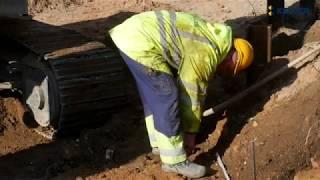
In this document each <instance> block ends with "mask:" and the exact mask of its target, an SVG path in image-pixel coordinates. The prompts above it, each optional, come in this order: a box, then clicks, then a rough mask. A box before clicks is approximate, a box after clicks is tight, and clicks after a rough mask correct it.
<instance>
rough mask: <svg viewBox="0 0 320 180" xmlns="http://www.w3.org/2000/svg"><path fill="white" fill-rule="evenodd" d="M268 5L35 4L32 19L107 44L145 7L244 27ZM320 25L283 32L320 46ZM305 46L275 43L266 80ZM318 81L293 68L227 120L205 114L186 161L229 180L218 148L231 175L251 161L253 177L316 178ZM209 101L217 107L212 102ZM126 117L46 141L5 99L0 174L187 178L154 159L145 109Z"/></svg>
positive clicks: (0, 112) (242, 173)
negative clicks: (120, 25)
mask: <svg viewBox="0 0 320 180" xmlns="http://www.w3.org/2000/svg"><path fill="white" fill-rule="evenodd" d="M290 3H291V1H290ZM264 6H265V1H263V0H259V1H255V3H253V4H251V5H250V4H248V1H244V0H239V1H231V0H226V1H223V0H217V1H208V0H207V1H205V0H194V1H186V0H183V1H181V0H175V1H167V0H158V1H151V0H135V1H129V0H120V1H119V0H117V1H115V0H88V1H86V0H52V1H36V0H34V1H30V9H31V12H32V13H33V14H34V19H36V20H39V21H42V22H46V23H48V24H52V25H58V26H62V27H64V28H69V29H73V30H76V31H79V32H81V33H83V34H84V35H86V36H88V37H91V38H94V39H97V40H104V38H105V34H106V32H107V30H108V29H110V28H112V27H113V26H115V25H116V24H118V23H121V22H122V21H123V20H124V19H126V18H128V17H130V16H131V15H132V14H134V13H138V12H142V11H146V10H153V9H172V10H181V11H188V12H192V13H196V14H199V15H201V16H203V17H204V18H206V19H208V20H211V21H213V20H215V21H225V20H228V21H227V22H231V24H233V25H234V26H235V27H242V26H245V25H246V23H245V22H247V21H249V20H250V19H252V18H254V17H252V15H253V14H257V15H261V14H262V13H264ZM238 7H246V9H249V10H247V11H243V9H239V8H238ZM249 7H251V8H249ZM252 7H253V8H252ZM252 9H254V12H253V10H252ZM213 10H215V12H213ZM244 16H245V17H244ZM247 16H250V17H247ZM317 27H319V22H317V23H315V25H314V26H312V27H311V28H310V30H309V31H307V32H306V35H305V36H304V35H302V36H295V35H294V34H293V35H292V33H289V32H292V31H291V30H288V29H281V32H283V33H284V34H285V37H289V38H288V39H290V40H292V41H290V42H295V41H297V42H298V41H299V42H301V41H302V42H303V41H305V42H311V41H319V34H320V32H319V31H320V28H317ZM279 34H280V33H279ZM294 38H302V39H294ZM275 39H276V38H275ZM283 41H284V42H286V40H283ZM278 42H279V41H278ZM279 43H283V42H279ZM302 45H303V44H301V46H302ZM301 46H300V47H299V46H295V48H286V44H285V43H284V45H283V46H279V48H280V49H277V50H279V52H280V53H279V54H276V55H275V56H274V61H273V63H272V64H270V65H268V67H267V68H266V70H265V73H264V75H266V74H269V73H270V72H272V71H274V70H276V69H278V68H279V67H281V66H283V65H284V64H285V63H288V61H291V60H292V59H295V58H297V57H299V56H301V55H302V54H304V53H306V52H307V51H309V50H310V48H309V47H307V46H303V47H301ZM319 79H320V73H319V71H318V70H317V69H316V68H315V67H314V66H313V65H312V64H309V65H306V66H304V67H303V68H302V69H300V70H298V69H292V70H290V71H289V72H288V73H286V74H285V75H283V76H281V77H279V78H277V79H275V80H274V81H272V82H271V83H269V84H267V85H265V86H264V87H263V88H260V89H259V90H257V91H256V92H255V93H253V94H252V95H250V97H248V98H246V99H244V100H243V101H241V102H240V103H238V104H237V105H235V106H234V107H232V108H230V109H229V110H228V111H227V113H226V115H225V116H218V115H216V116H214V117H207V118H205V119H204V120H203V125H202V128H201V133H199V136H198V146H197V147H198V150H197V151H196V153H195V154H193V155H192V156H191V157H190V159H191V160H194V161H196V162H199V163H201V164H204V165H206V167H207V168H208V170H209V174H208V175H207V177H205V178H203V179H224V177H223V174H222V172H221V170H220V169H219V167H218V166H217V164H216V156H215V153H216V152H218V153H219V154H220V155H221V156H222V157H223V161H224V163H225V165H226V167H227V169H228V172H229V173H230V175H231V177H232V178H233V179H251V178H252V173H253V166H252V161H253V158H252V157H253V155H254V156H255V160H256V171H257V179H293V177H294V176H295V175H296V173H297V172H299V171H301V170H303V169H305V168H307V171H302V172H300V173H299V174H298V175H297V177H296V178H300V179H301V177H304V178H307V179H308V177H310V172H311V173H312V174H314V175H316V174H317V173H318V174H319V163H320V151H319V149H320V134H319V130H320V121H319V119H320V96H319V92H320V81H319ZM217 88H218V87H217ZM213 89H215V87H213ZM224 93H225V92H224ZM224 95H225V96H223V97H229V96H231V94H226V93H225V94H224ZM213 96H214V95H213ZM222 100H225V99H222ZM209 103H210V104H209V105H210V106H211V105H212V102H210V101H209ZM122 111H123V113H121V114H114V115H113V116H112V117H106V122H107V123H106V124H105V125H104V126H103V127H100V128H98V129H89V130H84V131H83V132H82V133H81V135H80V137H76V138H66V139H58V140H55V141H49V140H46V139H44V138H42V137H41V136H39V135H38V134H37V133H35V132H34V131H33V130H32V129H29V128H27V127H26V126H25V125H24V123H23V122H22V121H23V119H24V116H25V115H26V114H25V110H24V108H23V106H22V105H21V104H20V103H19V101H18V100H17V99H14V98H7V97H3V98H1V99H0V169H1V170H0V178H1V179H6V178H7V179H31V178H40V179H75V178H77V179H83V178H86V179H119V180H120V179H121V180H122V179H184V178H183V177H181V176H178V175H175V174H170V173H169V174H166V173H163V172H162V171H161V170H160V165H161V164H160V159H159V157H157V156H154V155H152V154H151V153H150V148H149V146H148V138H147V135H146V130H145V125H144V121H143V115H142V114H143V113H142V107H141V105H140V104H135V106H134V107H133V106H132V107H128V108H126V109H123V110H122ZM252 146H254V147H255V151H254V152H253V151H252Z"/></svg>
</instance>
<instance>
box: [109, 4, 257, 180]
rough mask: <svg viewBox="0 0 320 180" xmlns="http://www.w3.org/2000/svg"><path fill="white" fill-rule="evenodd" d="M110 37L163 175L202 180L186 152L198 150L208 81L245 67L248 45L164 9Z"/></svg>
mask: <svg viewBox="0 0 320 180" xmlns="http://www.w3.org/2000/svg"><path fill="white" fill-rule="evenodd" d="M109 34H110V36H111V38H112V40H113V42H114V44H115V45H116V46H117V47H118V49H119V50H120V55H121V56H122V58H123V59H124V61H125V63H126V64H127V66H128V68H129V69H130V71H131V73H132V75H133V76H134V78H135V81H136V85H137V88H138V91H139V94H140V97H141V100H142V103H143V106H144V113H145V122H146V126H147V131H148V135H149V140H150V145H151V147H152V152H153V153H154V154H160V158H161V161H162V170H163V171H165V172H175V173H178V174H181V175H184V176H186V177H190V178H199V177H202V176H204V175H205V173H206V169H205V167H204V166H201V165H198V164H196V163H193V162H190V161H188V160H187V153H186V152H192V150H193V149H194V148H195V145H196V144H195V140H196V133H197V132H198V130H199V126H200V121H201V114H202V111H203V106H202V105H203V103H204V100H205V97H206V94H207V92H206V89H207V86H208V81H209V79H210V78H211V77H212V76H213V74H214V72H216V71H219V72H222V73H225V74H232V75H233V74H237V73H238V72H240V71H242V70H243V69H245V68H246V67H248V66H249V65H250V63H251V62H252V59H253V49H252V46H251V45H250V44H249V43H248V42H247V41H246V40H244V39H236V38H235V39H233V38H232V30H231V28H230V27H229V26H227V25H224V24H219V23H214V24H210V23H209V22H207V21H205V20H203V19H201V18H200V17H198V16H196V15H191V14H188V13H183V12H171V11H165V10H162V11H150V12H143V13H141V14H137V15H134V16H132V17H131V18H129V19H127V20H126V21H124V22H123V23H122V24H120V25H118V26H116V27H114V28H113V29H111V30H110V31H109Z"/></svg>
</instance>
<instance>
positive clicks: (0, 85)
mask: <svg viewBox="0 0 320 180" xmlns="http://www.w3.org/2000/svg"><path fill="white" fill-rule="evenodd" d="M5 89H12V84H11V83H10V82H2V83H0V90H5Z"/></svg>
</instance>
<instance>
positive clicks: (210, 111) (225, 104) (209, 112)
mask: <svg viewBox="0 0 320 180" xmlns="http://www.w3.org/2000/svg"><path fill="white" fill-rule="evenodd" d="M319 50H320V45H317V46H316V47H314V49H313V50H311V51H309V52H308V53H306V54H304V55H302V56H300V57H299V58H297V59H295V60H293V61H291V62H290V63H288V64H287V65H286V66H284V67H282V68H281V69H279V70H278V71H276V72H274V73H272V74H270V75H269V76H267V77H265V78H264V79H262V80H261V81H259V82H257V83H256V84H254V85H252V86H251V87H249V88H248V89H246V90H244V91H242V92H240V93H239V94H237V95H235V96H234V97H232V98H231V99H229V100H227V101H225V102H223V103H221V104H219V105H217V106H215V107H213V108H210V109H207V110H206V111H204V112H203V116H205V117H206V116H210V115H212V114H214V113H216V112H218V111H221V110H223V109H225V108H226V107H228V106H229V105H231V104H233V103H235V102H237V101H239V100H241V99H242V98H244V97H245V96H247V95H248V94H249V93H251V92H252V91H254V90H256V89H258V88H259V87H261V86H262V85H264V84H266V83H267V82H269V81H271V80H272V79H274V78H275V77H277V76H279V75H281V74H282V73H284V72H286V71H287V70H288V69H290V68H291V67H294V66H295V65H297V64H298V63H300V62H302V60H305V59H306V58H307V57H309V56H311V55H312V54H314V53H315V52H317V51H319ZM306 62H308V61H306ZM306 62H304V63H302V64H301V65H300V67H301V66H302V65H304V64H305V63H306Z"/></svg>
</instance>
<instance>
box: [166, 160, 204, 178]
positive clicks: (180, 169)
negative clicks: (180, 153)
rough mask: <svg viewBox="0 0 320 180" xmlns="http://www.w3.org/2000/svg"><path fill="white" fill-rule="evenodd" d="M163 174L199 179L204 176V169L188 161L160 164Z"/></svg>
mask: <svg viewBox="0 0 320 180" xmlns="http://www.w3.org/2000/svg"><path fill="white" fill-rule="evenodd" d="M162 170H163V171H165V172H174V173H178V174H181V175H183V176H186V177H189V178H200V177H203V176H204V175H206V168H205V167H204V166H201V165H198V164H196V163H193V162H190V161H188V160H186V161H184V162H181V163H177V164H162Z"/></svg>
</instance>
